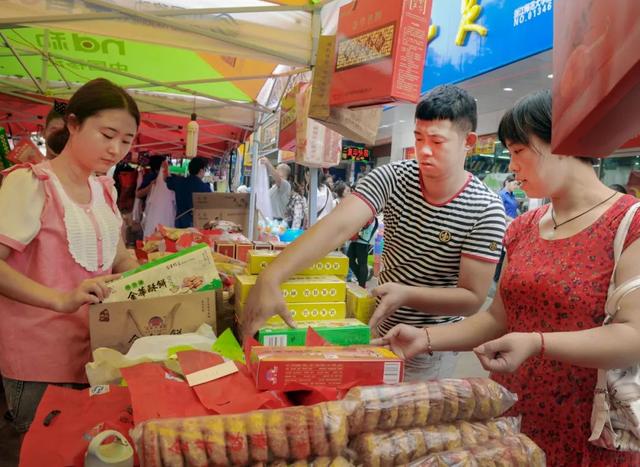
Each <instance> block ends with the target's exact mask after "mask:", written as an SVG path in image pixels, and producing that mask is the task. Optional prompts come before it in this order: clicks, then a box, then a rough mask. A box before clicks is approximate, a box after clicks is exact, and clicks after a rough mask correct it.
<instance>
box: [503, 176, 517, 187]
mask: <svg viewBox="0 0 640 467" xmlns="http://www.w3.org/2000/svg"><path fill="white" fill-rule="evenodd" d="M515 181H516V177H514V176H513V175H507V178H505V179H504V182H502V188H504V187H505V186H507V183H511V182H515Z"/></svg>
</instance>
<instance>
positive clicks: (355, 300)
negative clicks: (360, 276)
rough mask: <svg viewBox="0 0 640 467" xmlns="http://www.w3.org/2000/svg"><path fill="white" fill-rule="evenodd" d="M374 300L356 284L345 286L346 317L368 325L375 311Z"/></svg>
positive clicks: (365, 290)
mask: <svg viewBox="0 0 640 467" xmlns="http://www.w3.org/2000/svg"><path fill="white" fill-rule="evenodd" d="M376 306H377V304H376V299H375V297H374V296H372V295H371V294H370V293H369V291H367V289H365V288H363V287H360V286H359V285H358V284H354V283H348V284H347V316H348V317H349V318H355V319H357V320H359V321H362V322H363V323H366V324H368V323H369V320H370V319H371V316H372V315H373V313H374V312H375V311H376Z"/></svg>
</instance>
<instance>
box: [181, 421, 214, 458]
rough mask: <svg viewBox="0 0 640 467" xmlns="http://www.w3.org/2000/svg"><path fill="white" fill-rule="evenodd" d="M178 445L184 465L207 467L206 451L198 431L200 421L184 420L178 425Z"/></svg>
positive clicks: (200, 432) (200, 433)
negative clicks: (179, 444)
mask: <svg viewBox="0 0 640 467" xmlns="http://www.w3.org/2000/svg"><path fill="white" fill-rule="evenodd" d="M180 443H181V446H180V447H181V449H182V451H183V456H184V461H185V464H186V465H188V466H192V467H207V466H208V465H209V461H208V458H207V450H206V446H205V444H204V441H203V435H202V431H201V430H200V420H198V419H189V420H185V422H184V423H182V424H181V425H180Z"/></svg>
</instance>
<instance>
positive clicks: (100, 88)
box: [47, 78, 140, 154]
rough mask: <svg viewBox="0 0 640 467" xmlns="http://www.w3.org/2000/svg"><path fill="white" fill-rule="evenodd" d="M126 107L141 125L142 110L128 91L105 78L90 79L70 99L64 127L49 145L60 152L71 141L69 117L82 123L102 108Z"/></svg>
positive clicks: (54, 150) (48, 141) (49, 139)
mask: <svg viewBox="0 0 640 467" xmlns="http://www.w3.org/2000/svg"><path fill="white" fill-rule="evenodd" d="M108 109H124V110H126V111H127V112H129V114H130V115H131V116H132V117H133V118H134V119H135V121H136V127H138V126H140V111H139V110H138V105H137V104H136V101H134V100H133V97H131V96H130V95H129V94H128V93H127V91H125V90H124V89H123V88H121V87H120V86H118V85H116V84H113V83H112V82H111V81H109V80H107V79H104V78H97V79H94V80H91V81H89V82H88V83H86V84H84V85H83V86H82V87H80V88H79V89H78V90H77V91H76V92H75V93H74V94H73V96H71V99H69V104H68V105H67V108H66V110H65V113H64V123H65V125H64V128H62V129H61V130H58V131H56V132H55V133H53V134H52V135H51V136H49V138H47V146H49V147H50V148H51V150H52V151H53V152H55V153H56V154H60V153H61V152H62V150H63V149H64V147H65V145H66V144H67V141H69V128H68V125H69V117H71V116H72V115H73V118H74V119H75V121H76V122H77V123H78V124H79V125H82V124H83V123H84V121H85V120H86V119H87V118H89V117H92V116H94V115H96V114H97V113H98V112H100V111H102V110H108Z"/></svg>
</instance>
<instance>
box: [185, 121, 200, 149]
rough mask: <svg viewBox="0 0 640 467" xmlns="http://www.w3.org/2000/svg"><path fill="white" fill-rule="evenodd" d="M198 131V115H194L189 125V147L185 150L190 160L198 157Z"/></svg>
mask: <svg viewBox="0 0 640 467" xmlns="http://www.w3.org/2000/svg"><path fill="white" fill-rule="evenodd" d="M198 129H199V126H198V122H197V121H196V114H195V113H192V114H191V121H190V122H189V123H187V147H186V149H185V156H186V157H188V158H189V159H193V158H194V157H196V156H197V155H198Z"/></svg>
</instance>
